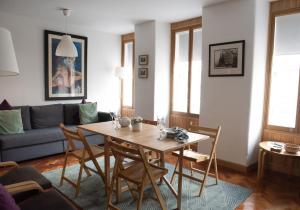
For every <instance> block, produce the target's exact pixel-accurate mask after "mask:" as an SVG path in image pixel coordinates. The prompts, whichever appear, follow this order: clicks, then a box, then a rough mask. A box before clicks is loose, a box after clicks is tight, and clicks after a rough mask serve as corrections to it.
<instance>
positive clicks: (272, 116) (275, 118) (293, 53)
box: [267, 13, 300, 132]
mask: <svg viewBox="0 0 300 210" xmlns="http://www.w3.org/2000/svg"><path fill="white" fill-rule="evenodd" d="M299 23H300V13H293V14H291V13H290V14H287V15H282V16H276V17H273V22H272V24H273V25H272V26H273V30H272V33H273V36H274V39H273V43H272V49H273V52H272V59H271V61H272V63H271V71H270V74H269V77H270V84H269V97H268V101H269V103H268V115H267V127H268V128H272V129H277V130H287V131H293V132H299V129H298V127H299V125H298V121H299V120H298V118H299V117H300V116H298V112H299V111H298V109H299V108H300V107H299V106H298V104H299V103H298V100H299V99H298V95H299V79H300V77H299V71H300V27H299Z"/></svg>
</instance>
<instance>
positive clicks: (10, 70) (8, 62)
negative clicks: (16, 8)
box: [0, 27, 19, 76]
mask: <svg viewBox="0 0 300 210" xmlns="http://www.w3.org/2000/svg"><path fill="white" fill-rule="evenodd" d="M18 74H19V67H18V63H17V58H16V54H15V50H14V45H13V41H12V38H11V33H10V32H9V31H8V30H7V29H5V28H2V27H0V76H15V75H18Z"/></svg>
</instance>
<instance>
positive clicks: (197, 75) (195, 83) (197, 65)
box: [190, 29, 202, 114]
mask: <svg viewBox="0 0 300 210" xmlns="http://www.w3.org/2000/svg"><path fill="white" fill-rule="evenodd" d="M201 59H202V30H201V29H194V31H193V59H192V75H191V99H190V112H191V113H193V114H199V113H200V86H201V63H202V62H201Z"/></svg>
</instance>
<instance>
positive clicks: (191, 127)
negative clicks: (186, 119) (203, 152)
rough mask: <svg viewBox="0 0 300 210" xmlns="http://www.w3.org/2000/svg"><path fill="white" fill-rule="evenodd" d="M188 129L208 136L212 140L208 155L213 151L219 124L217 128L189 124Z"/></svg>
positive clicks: (219, 128)
mask: <svg viewBox="0 0 300 210" xmlns="http://www.w3.org/2000/svg"><path fill="white" fill-rule="evenodd" d="M188 131H190V132H194V133H199V134H203V135H207V136H209V137H210V139H211V140H212V149H211V154H210V155H212V154H214V153H215V151H216V146H217V143H218V141H219V136H220V132H221V126H218V127H217V128H208V127H201V126H195V125H192V124H190V125H189V128H188Z"/></svg>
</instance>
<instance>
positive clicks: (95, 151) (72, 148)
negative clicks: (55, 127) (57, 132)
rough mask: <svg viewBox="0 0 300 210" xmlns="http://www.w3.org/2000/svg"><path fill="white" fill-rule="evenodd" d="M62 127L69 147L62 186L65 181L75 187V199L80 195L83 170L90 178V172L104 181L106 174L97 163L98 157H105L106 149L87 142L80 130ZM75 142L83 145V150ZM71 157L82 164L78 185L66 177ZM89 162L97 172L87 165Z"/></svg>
mask: <svg viewBox="0 0 300 210" xmlns="http://www.w3.org/2000/svg"><path fill="white" fill-rule="evenodd" d="M60 127H61V129H62V131H63V133H64V135H65V137H66V139H67V140H68V146H67V149H66V154H65V160H64V166H63V170H62V175H61V180H60V185H62V184H63V181H64V180H65V181H67V182H68V183H70V184H71V185H72V186H74V187H75V188H76V192H75V197H77V196H78V194H79V190H80V182H81V177H82V172H83V170H85V172H86V174H87V175H88V176H91V173H90V171H92V172H94V173H96V174H98V175H99V176H100V177H101V178H102V180H103V181H104V173H103V171H102V169H101V168H100V165H99V163H98V161H97V158H98V157H101V156H104V149H103V148H102V147H99V146H98V145H90V144H89V143H88V142H87V140H86V138H85V136H84V135H83V134H82V132H81V131H80V130H79V129H78V130H77V131H72V130H70V129H68V128H66V127H65V126H64V125H63V124H60ZM75 142H76V143H77V144H79V145H81V148H78V147H77V146H76V144H75ZM70 156H72V157H75V158H76V159H78V161H79V163H80V169H79V174H78V178H77V181H76V183H75V182H73V181H71V180H70V179H68V178H67V177H66V176H65V172H66V166H67V162H68V157H70ZM88 161H92V163H93V164H94V166H95V168H96V170H95V169H93V168H90V167H88V166H87V165H86V162H88Z"/></svg>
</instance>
